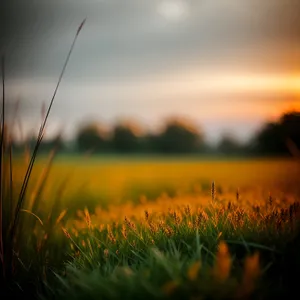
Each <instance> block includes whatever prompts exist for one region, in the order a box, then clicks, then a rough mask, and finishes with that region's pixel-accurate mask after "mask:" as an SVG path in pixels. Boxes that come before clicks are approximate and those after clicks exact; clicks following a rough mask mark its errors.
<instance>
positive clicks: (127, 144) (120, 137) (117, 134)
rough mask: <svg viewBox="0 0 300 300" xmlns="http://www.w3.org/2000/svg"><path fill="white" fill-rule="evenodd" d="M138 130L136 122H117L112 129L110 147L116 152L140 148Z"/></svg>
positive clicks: (138, 149)
mask: <svg viewBox="0 0 300 300" xmlns="http://www.w3.org/2000/svg"><path fill="white" fill-rule="evenodd" d="M139 133H140V131H139V127H138V126H137V125H136V124H129V123H119V124H117V125H116V126H115V127H114V129H113V134H112V141H111V144H112V147H113V149H114V150H115V151H116V152H121V153H122V152H125V153H129V152H138V151H140V150H141V137H139V136H138V135H139Z"/></svg>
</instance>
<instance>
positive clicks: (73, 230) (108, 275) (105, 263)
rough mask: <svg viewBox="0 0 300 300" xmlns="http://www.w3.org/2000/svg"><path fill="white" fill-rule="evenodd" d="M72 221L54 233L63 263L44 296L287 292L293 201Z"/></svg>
mask: <svg viewBox="0 0 300 300" xmlns="http://www.w3.org/2000/svg"><path fill="white" fill-rule="evenodd" d="M144 207H146V204H144ZM132 214H133V215H134V212H133V213H132ZM79 215H80V216H81V218H82V220H81V221H80V220H73V221H71V222H69V223H67V224H66V226H68V228H65V227H63V228H62V231H63V233H64V235H65V237H66V239H67V240H68V241H69V245H68V249H69V250H67V251H68V253H69V255H70V259H69V260H68V262H67V263H66V265H65V269H64V270H63V271H61V272H56V280H55V281H54V282H55V283H53V287H52V289H49V290H48V296H49V297H50V296H51V297H55V298H57V299H65V298H70V299H99V298H100V299H119V298H122V299H153V298H155V299H168V298H172V299H232V298H237V299H246V298H249V297H250V298H253V299H257V297H259V298H260V299H271V298H274V297H275V296H281V297H282V296H287V295H288V293H289V292H290V291H292V289H293V282H292V281H291V280H290V272H292V271H293V270H292V268H291V266H293V265H294V267H295V268H296V267H297V264H298V266H299V261H298V262H297V261H296V259H297V255H296V254H293V253H292V252H290V249H291V247H290V245H293V247H298V249H299V244H298V245H297V243H298V235H297V234H298V233H297V226H298V220H299V216H300V205H299V204H298V203H296V202H295V203H292V204H288V205H286V207H281V208H277V207H275V206H273V202H272V199H270V201H269V203H268V204H267V205H265V206H262V205H261V206H246V205H245V206H244V207H241V206H238V205H237V204H236V203H232V202H228V203H220V202H219V201H215V202H213V203H211V204H209V205H206V206H199V205H196V206H192V205H181V206H178V207H174V209H169V210H168V211H164V210H160V211H155V210H154V211H153V212H152V213H149V211H148V210H145V211H144V216H143V217H142V216H140V217H136V218H135V219H133V217H132V218H129V217H125V218H124V220H123V221H122V220H119V221H114V222H111V223H107V224H103V223H101V217H99V216H97V215H90V214H89V212H88V210H86V209H85V210H84V211H83V212H82V213H81V214H79ZM295 253H296V252H295Z"/></svg>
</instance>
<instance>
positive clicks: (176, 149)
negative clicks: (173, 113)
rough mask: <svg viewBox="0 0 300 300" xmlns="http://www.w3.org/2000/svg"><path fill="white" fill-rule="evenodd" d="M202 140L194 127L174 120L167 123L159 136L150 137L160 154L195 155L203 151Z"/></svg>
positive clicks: (200, 134)
mask: <svg viewBox="0 0 300 300" xmlns="http://www.w3.org/2000/svg"><path fill="white" fill-rule="evenodd" d="M203 140H204V138H203V134H202V133H201V132H200V130H198V129H197V128H196V126H194V125H192V124H189V123H187V122H184V121H181V120H176V119H174V120H170V121H168V122H167V124H166V126H165V129H164V130H163V132H162V133H161V134H160V135H158V136H156V137H153V136H152V142H153V143H154V145H155V148H156V150H158V151H159V152H162V153H193V152H194V153H195V152H198V151H201V150H202V149H203V146H204V141H203Z"/></svg>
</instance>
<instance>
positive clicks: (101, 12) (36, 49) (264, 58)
mask: <svg viewBox="0 0 300 300" xmlns="http://www.w3.org/2000/svg"><path fill="white" fill-rule="evenodd" d="M158 2H159V1H157V0H156V1H146V0H139V1H137V0H127V1H124V0H122V1H121V0H109V1H108V0H106V1H105V0H103V1H101V0H98V1H96V0H88V1H76V0H73V1H71V0H69V1H68V0H60V1H58V0H54V1H53V0H52V1H49V0H48V1H46V0H27V1H22V0H4V4H2V5H4V8H3V9H2V14H3V15H4V27H5V28H4V29H5V30H4V43H3V45H4V47H2V48H4V49H5V50H6V55H7V56H8V60H9V63H10V64H9V65H10V66H11V70H12V76H13V77H26V76H37V77H40V76H45V77H49V76H50V77H51V76H57V73H58V71H59V66H60V65H61V64H62V61H63V59H64V58H65V55H66V52H67V50H68V47H69V45H70V43H71V40H72V37H73V35H74V33H75V32H76V29H77V26H78V24H80V22H81V20H82V19H83V18H84V17H86V16H87V17H88V20H87V24H86V26H85V28H84V31H83V32H82V34H81V36H80V39H79V41H78V43H77V45H76V49H75V51H74V55H73V56H74V57H73V61H72V66H70V68H71V71H70V74H72V75H70V76H73V77H79V78H83V77H86V76H88V77H98V78H100V79H102V78H103V77H104V78H105V77H118V76H121V77H122V76H129V75H132V76H142V75H143V74H144V73H151V72H154V71H160V70H164V69H168V68H169V69H172V68H173V67H175V68H176V67H178V65H186V64H189V63H190V64H196V65H197V64H198V65H199V66H204V67H206V68H208V67H210V68H213V67H215V68H218V67H220V66H221V67H222V66H224V65H225V66H226V67H227V68H228V67H230V66H232V67H233V68H243V67H244V68H245V67H249V65H250V66H252V67H253V68H255V67H256V68H261V64H262V63H263V62H264V64H265V66H264V67H265V68H267V69H276V68H277V69H280V68H289V67H290V65H292V64H293V63H295V62H294V61H293V60H291V59H290V58H288V57H287V55H286V54H285V53H284V52H285V51H286V49H290V48H291V47H294V48H295V52H297V56H296V57H295V59H299V55H300V54H299V48H300V47H299V44H300V43H299V42H298V37H299V34H300V18H299V15H298V11H299V10H300V2H299V1H297V0H285V1H282V0H265V1H258V0H252V1H248V0H239V1H237V0H203V1H195V0H186V2H187V4H188V5H189V6H190V14H189V17H188V19H187V20H185V21H184V22H181V23H180V24H166V22H165V20H163V19H162V17H161V16H159V15H158V14H157V4H158ZM296 48H297V49H298V50H297V49H296Z"/></svg>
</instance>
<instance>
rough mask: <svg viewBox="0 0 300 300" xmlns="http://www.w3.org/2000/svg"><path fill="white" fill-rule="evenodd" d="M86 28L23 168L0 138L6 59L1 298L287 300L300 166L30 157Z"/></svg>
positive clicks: (297, 263)
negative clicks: (284, 299)
mask: <svg viewBox="0 0 300 300" xmlns="http://www.w3.org/2000/svg"><path fill="white" fill-rule="evenodd" d="M84 22H85V20H84V21H83V22H82V23H81V25H80V26H79V28H78V30H77V32H76V35H75V37H74V40H73V43H72V45H71V48H70V51H69V53H68V56H67V58H66V61H65V64H64V66H63V68H62V72H61V75H60V77H59V80H58V83H57V86H56V88H55V91H54V94H53V97H52V99H51V101H50V104H49V107H48V110H47V111H45V112H44V113H43V114H42V115H43V116H42V119H43V121H42V124H41V127H40V130H39V134H38V137H37V141H36V144H35V146H34V148H33V149H32V151H31V152H30V154H29V155H25V156H24V157H23V156H22V157H16V156H14V155H13V153H12V146H11V140H10V135H9V134H7V127H6V123H5V121H6V119H5V76H4V75H5V72H4V70H5V68H4V57H3V60H2V79H3V80H2V86H3V101H2V119H1V138H0V141H1V155H0V157H1V161H0V167H1V172H0V174H1V178H0V184H1V193H0V196H1V198H0V200H1V201H0V225H1V228H0V235H1V236H0V279H1V281H0V283H1V298H3V297H4V298H12V297H15V298H24V297H26V298H32V299H44V300H48V299H70V300H71V299H78V300H79V299H80V300H82V299H193V300H194V299H283V298H294V294H295V293H297V291H298V289H299V288H298V278H299V277H300V274H299V270H300V260H299V250H300V235H299V217H300V204H299V197H300V189H299V178H300V173H299V161H296V160H293V159H276V158H273V159H257V158H255V159H249V158H248V159H242V158H239V159H233V158H231V159H230V160H229V159H227V158H226V159H224V158H219V159H215V158H214V159H212V158H208V157H205V158H204V157H203V158H200V157H195V156H191V157H187V156H186V157H175V156H172V157H166V156H164V157H157V156H156V157H154V156H153V157H145V156H144V157H142V156H131V157H126V156H122V157H121V156H119V157H116V156H102V157H100V156H81V157H78V156H66V155H65V156H63V155H58V156H56V153H55V151H52V152H51V153H50V154H49V156H44V157H41V156H39V155H38V149H39V146H40V144H41V142H42V139H43V137H44V133H45V128H46V123H47V119H48V115H49V112H50V110H51V107H52V104H53V101H54V98H55V95H56V92H57V89H58V87H59V84H60V81H61V79H62V77H63V74H64V71H65V68H66V65H67V63H68V60H69V57H70V55H71V53H72V50H73V47H74V44H75V41H76V39H77V37H78V35H79V32H80V30H81V29H82V27H83V25H84ZM25 154H26V153H25ZM27 154H28V153H27Z"/></svg>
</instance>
